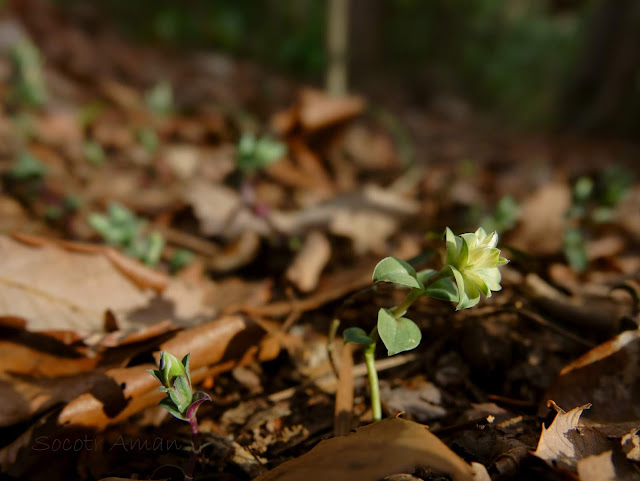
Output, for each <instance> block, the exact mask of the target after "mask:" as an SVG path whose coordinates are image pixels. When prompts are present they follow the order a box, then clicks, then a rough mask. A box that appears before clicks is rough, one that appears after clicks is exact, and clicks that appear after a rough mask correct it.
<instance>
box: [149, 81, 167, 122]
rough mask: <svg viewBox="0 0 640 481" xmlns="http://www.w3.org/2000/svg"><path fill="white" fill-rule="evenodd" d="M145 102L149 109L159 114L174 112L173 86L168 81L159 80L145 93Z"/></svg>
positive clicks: (164, 114)
mask: <svg viewBox="0 0 640 481" xmlns="http://www.w3.org/2000/svg"><path fill="white" fill-rule="evenodd" d="M145 103H146V104H147V108H148V109H149V111H150V112H151V113H152V114H154V115H157V116H160V117H162V116H166V115H169V114H171V112H173V110H174V108H173V87H172V86H171V84H170V83H169V82H167V81H162V82H158V83H157V84H155V85H154V86H153V87H152V88H151V89H149V90H148V91H147V93H146V94H145Z"/></svg>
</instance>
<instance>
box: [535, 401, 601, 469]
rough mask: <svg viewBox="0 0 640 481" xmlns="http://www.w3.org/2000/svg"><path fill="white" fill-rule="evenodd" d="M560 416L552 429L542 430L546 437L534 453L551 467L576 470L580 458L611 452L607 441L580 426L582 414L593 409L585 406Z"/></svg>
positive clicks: (542, 436) (560, 412)
mask: <svg viewBox="0 0 640 481" xmlns="http://www.w3.org/2000/svg"><path fill="white" fill-rule="evenodd" d="M553 405H554V406H555V407H556V409H557V410H558V414H557V415H556V417H555V419H554V420H553V422H552V423H551V425H550V426H549V427H548V428H545V427H544V426H543V427H542V434H541V436H540V440H539V441H538V447H537V449H536V451H535V452H534V453H533V454H534V455H535V456H537V457H538V458H540V459H542V460H544V461H546V462H547V464H549V465H550V466H559V467H562V468H563V469H566V470H569V471H575V469H576V465H577V462H578V460H579V459H583V458H585V457H587V456H592V455H594V454H600V453H602V452H604V451H606V450H607V449H609V442H608V440H607V438H606V437H605V436H604V435H603V434H601V433H600V432H598V431H597V430H595V429H591V428H586V427H584V426H581V425H580V424H579V421H580V416H581V415H582V411H584V410H585V409H589V408H590V407H591V405H590V404H585V405H582V406H579V407H576V408H573V409H571V410H570V411H568V412H564V411H563V410H562V409H560V408H558V407H557V406H556V405H555V403H553Z"/></svg>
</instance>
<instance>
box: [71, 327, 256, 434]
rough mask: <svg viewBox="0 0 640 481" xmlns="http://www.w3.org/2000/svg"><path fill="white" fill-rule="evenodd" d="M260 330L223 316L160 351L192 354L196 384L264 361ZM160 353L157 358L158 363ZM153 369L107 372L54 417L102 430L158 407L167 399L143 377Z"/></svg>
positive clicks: (155, 384)
mask: <svg viewBox="0 0 640 481" xmlns="http://www.w3.org/2000/svg"><path fill="white" fill-rule="evenodd" d="M264 333H265V331H264V329H263V328H262V327H261V326H260V325H258V324H257V323H255V322H253V321H249V320H246V319H243V318H242V317H239V316H225V317H222V318H220V319H216V320H214V321H210V322H207V323H204V324H201V325H199V326H196V327H193V328H191V329H186V330H184V331H181V332H179V333H178V334H176V335H175V336H174V337H173V338H171V339H170V340H168V341H166V342H164V343H162V344H161V345H160V346H159V349H160V350H166V351H169V352H171V353H172V354H174V355H176V356H177V357H179V358H182V357H183V356H185V355H186V354H187V353H191V379H192V381H193V383H194V384H196V383H198V382H200V381H202V380H203V379H205V378H206V377H207V376H211V375H214V374H217V373H220V372H223V371H228V370H230V369H232V368H233V367H235V366H237V365H242V364H246V363H248V362H251V361H253V360H256V359H260V360H266V359H264V353H262V352H261V351H260V346H259V341H260V339H261V338H262V337H263V336H264ZM159 356H160V353H159V352H157V353H156V358H157V359H158V360H159ZM154 367H156V366H154V365H153V364H144V365H140V366H133V367H127V368H116V369H108V370H106V371H105V372H104V373H103V374H102V378H101V379H100V380H99V382H98V383H96V384H95V389H94V390H91V389H87V390H85V392H84V393H83V394H80V395H79V396H78V397H76V398H75V399H73V400H71V401H70V402H69V403H68V404H67V405H66V406H65V407H64V408H63V409H62V411H61V412H60V414H59V416H58V423H59V424H66V423H69V424H73V425H77V426H87V427H92V428H95V429H98V430H101V429H104V428H105V427H106V426H108V425H110V424H114V423H117V422H120V421H123V420H125V419H127V418H128V417H129V416H131V415H132V414H135V413H137V412H139V411H141V410H142V409H144V408H146V407H148V406H151V405H153V404H156V403H157V402H159V401H160V400H161V399H162V398H163V397H164V396H165V394H164V393H162V392H160V391H158V387H159V384H158V381H157V380H156V379H154V378H153V376H150V375H149V373H148V372H147V371H148V370H149V369H153V368H154Z"/></svg>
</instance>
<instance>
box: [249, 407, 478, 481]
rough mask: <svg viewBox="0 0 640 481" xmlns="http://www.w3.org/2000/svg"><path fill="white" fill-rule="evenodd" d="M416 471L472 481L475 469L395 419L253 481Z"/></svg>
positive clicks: (340, 480)
mask: <svg viewBox="0 0 640 481" xmlns="http://www.w3.org/2000/svg"><path fill="white" fill-rule="evenodd" d="M418 466H425V467H429V468H431V469H434V470H436V471H442V472H444V473H446V474H448V475H450V476H451V478H452V479H453V480H454V481H473V480H474V479H476V478H474V469H473V468H472V467H471V466H469V465H468V464H467V463H466V462H465V461H464V460H463V459H462V458H460V457H459V456H458V455H457V454H455V453H454V452H453V451H451V450H450V449H449V448H448V447H447V446H446V445H445V444H444V443H443V442H442V441H440V440H439V439H438V438H437V437H436V436H435V435H433V434H432V433H430V432H429V430H428V429H427V428H426V426H423V425H422V424H418V423H414V422H412V421H407V420H404V419H400V418H390V419H385V420H382V421H380V422H377V423H374V424H370V425H368V426H364V427H361V428H358V429H357V430H356V432H355V433H353V434H349V435H348V436H343V437H337V438H333V439H328V440H326V441H322V442H321V443H320V444H318V445H317V446H316V447H314V448H313V449H312V450H311V451H309V452H308V453H306V454H304V455H302V456H300V457H299V458H297V459H294V460H292V461H289V462H286V463H284V464H281V465H280V466H278V467H276V468H275V469H273V470H271V471H269V472H268V473H266V474H264V475H262V476H259V477H257V478H256V479H255V481H276V480H277V481H299V480H301V479H304V480H305V481H326V480H327V479H330V480H331V481H352V480H355V479H357V480H358V481H377V480H379V479H381V478H383V477H385V476H388V475H391V474H395V473H406V472H413V471H414V469H415V468H416V467H418Z"/></svg>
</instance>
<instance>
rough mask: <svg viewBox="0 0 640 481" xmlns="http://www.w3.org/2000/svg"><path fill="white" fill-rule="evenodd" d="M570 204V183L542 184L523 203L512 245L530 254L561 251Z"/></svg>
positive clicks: (510, 240) (510, 242) (511, 237)
mask: <svg viewBox="0 0 640 481" xmlns="http://www.w3.org/2000/svg"><path fill="white" fill-rule="evenodd" d="M570 205H571V190H570V189H569V186H568V185H567V184H565V183H558V182H556V183H549V184H547V185H545V186H543V187H541V188H540V189H538V190H537V191H535V192H534V193H533V194H532V195H531V196H529V197H528V198H527V199H525V200H524V202H523V203H522V208H521V211H520V219H521V221H520V224H519V225H518V227H517V228H516V230H515V231H514V233H513V234H512V235H511V236H510V237H509V244H510V245H513V246H514V247H516V248H518V249H521V250H523V251H525V252H528V253H531V254H554V253H557V252H560V251H561V250H562V243H563V239H564V232H565V230H566V226H567V219H566V216H565V214H566V212H567V211H568V210H569V207H570Z"/></svg>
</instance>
